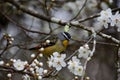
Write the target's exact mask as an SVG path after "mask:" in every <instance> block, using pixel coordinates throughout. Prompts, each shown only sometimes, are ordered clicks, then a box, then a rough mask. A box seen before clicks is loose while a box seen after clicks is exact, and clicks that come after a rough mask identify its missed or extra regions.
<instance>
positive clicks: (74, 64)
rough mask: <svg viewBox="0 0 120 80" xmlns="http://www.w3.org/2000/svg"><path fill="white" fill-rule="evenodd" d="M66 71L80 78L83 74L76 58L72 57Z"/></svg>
mask: <svg viewBox="0 0 120 80" xmlns="http://www.w3.org/2000/svg"><path fill="white" fill-rule="evenodd" d="M68 69H69V70H70V72H72V73H73V74H75V75H78V76H81V75H82V72H83V66H82V65H81V62H80V60H79V59H78V58H77V56H73V57H72V60H70V61H69V62H68Z"/></svg>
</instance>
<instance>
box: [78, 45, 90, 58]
mask: <svg viewBox="0 0 120 80" xmlns="http://www.w3.org/2000/svg"><path fill="white" fill-rule="evenodd" d="M78 52H79V53H78V57H79V58H84V59H87V58H88V56H89V55H90V53H91V50H90V49H89V46H88V45H87V44H85V45H84V46H81V47H80V48H79V50H78Z"/></svg>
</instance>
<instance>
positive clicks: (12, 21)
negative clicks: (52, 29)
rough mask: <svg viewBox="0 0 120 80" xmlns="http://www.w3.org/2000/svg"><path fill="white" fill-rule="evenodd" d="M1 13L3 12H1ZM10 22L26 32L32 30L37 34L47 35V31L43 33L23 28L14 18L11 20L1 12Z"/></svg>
mask: <svg viewBox="0 0 120 80" xmlns="http://www.w3.org/2000/svg"><path fill="white" fill-rule="evenodd" d="M2 14H3V13H2ZM3 15H4V16H5V17H6V18H7V19H8V20H9V21H10V22H11V23H13V24H14V25H16V26H17V27H19V28H21V29H23V30H25V31H28V32H32V33H38V34H44V35H49V34H48V33H44V32H39V31H34V30H30V29H27V28H25V26H22V25H20V24H18V23H16V22H15V21H14V20H12V19H11V18H10V17H8V16H7V15H5V14H3Z"/></svg>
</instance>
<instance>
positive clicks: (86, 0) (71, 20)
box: [70, 0, 87, 21]
mask: <svg viewBox="0 0 120 80" xmlns="http://www.w3.org/2000/svg"><path fill="white" fill-rule="evenodd" d="M86 3H87V0H85V2H84V4H83V6H82V8H81V9H80V10H79V11H78V13H77V14H76V16H75V17H73V18H72V19H71V20H70V21H72V20H74V19H76V18H77V17H78V16H79V14H80V13H81V11H82V10H83V9H84V7H85V5H86Z"/></svg>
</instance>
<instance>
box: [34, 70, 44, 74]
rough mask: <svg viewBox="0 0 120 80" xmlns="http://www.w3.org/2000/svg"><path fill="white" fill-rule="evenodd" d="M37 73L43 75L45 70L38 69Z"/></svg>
mask: <svg viewBox="0 0 120 80" xmlns="http://www.w3.org/2000/svg"><path fill="white" fill-rule="evenodd" d="M36 72H37V73H38V74H39V75H43V72H44V69H43V68H38V69H36Z"/></svg>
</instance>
